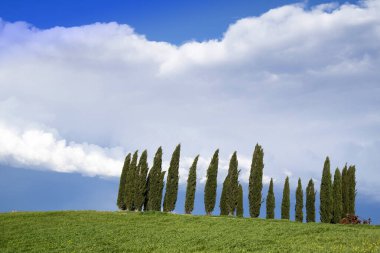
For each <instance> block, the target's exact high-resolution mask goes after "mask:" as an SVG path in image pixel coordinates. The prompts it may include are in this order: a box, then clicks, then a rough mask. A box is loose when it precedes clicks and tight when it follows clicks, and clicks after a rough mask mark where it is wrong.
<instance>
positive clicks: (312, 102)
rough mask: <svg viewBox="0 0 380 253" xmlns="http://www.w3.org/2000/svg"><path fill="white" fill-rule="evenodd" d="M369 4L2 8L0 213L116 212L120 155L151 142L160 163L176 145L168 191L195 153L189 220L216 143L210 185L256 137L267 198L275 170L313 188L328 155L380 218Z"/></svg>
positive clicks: (376, 20) (376, 38) (375, 23)
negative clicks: (178, 152)
mask: <svg viewBox="0 0 380 253" xmlns="http://www.w3.org/2000/svg"><path fill="white" fill-rule="evenodd" d="M379 10H380V4H379V1H377V0H369V1H362V2H357V1H338V2H334V3H330V2H326V1H306V2H295V1H262V2H258V1H234V2H233V3H232V2H231V1H218V2H217V4H215V3H213V2H211V1H209V2H207V1H191V2H189V1H188V2H185V1H179V2H176V3H173V2H172V1H160V2H158V1H112V2H110V1H108V2H106V1H87V0H85V1H80V3H79V2H74V1H54V3H53V2H52V1H37V2H33V3H32V2H31V1H8V0H5V1H1V2H0V91H1V92H0V136H1V137H0V173H1V174H0V175H1V177H0V178H1V180H0V190H1V194H0V202H1V203H0V211H10V210H56V209H99V210H115V209H116V206H115V203H114V202H115V198H116V196H115V194H116V192H117V187H118V176H119V175H120V169H121V164H122V161H123V157H124V156H125V154H126V153H128V152H132V151H134V150H137V149H138V150H140V153H141V152H142V150H143V149H147V150H148V153H149V157H150V159H151V158H152V155H153V154H154V152H155V150H156V149H157V147H158V146H160V145H161V146H163V149H164V164H163V168H164V169H166V168H167V167H168V161H169V159H170V155H171V152H172V150H173V149H174V147H175V146H176V145H177V144H178V143H179V142H180V143H181V144H182V159H181V168H180V187H184V185H185V181H186V177H187V172H188V171H187V170H188V168H189V166H190V164H191V162H192V159H193V158H194V157H195V155H197V154H200V160H199V173H198V176H199V178H198V181H199V182H198V185H199V187H198V194H199V196H200V197H198V198H197V199H198V200H197V203H196V207H197V208H196V213H198V214H200V213H202V212H203V208H202V206H203V203H202V198H201V196H202V187H203V184H204V180H205V171H206V168H207V166H208V163H209V161H210V158H211V155H212V153H213V151H214V150H215V149H216V148H220V150H221V151H220V158H221V161H220V169H219V176H218V180H219V183H220V184H219V186H221V182H222V180H223V179H224V177H225V175H226V171H227V167H228V160H229V157H230V155H231V154H232V153H233V151H235V150H237V151H238V159H239V168H241V170H242V174H241V177H240V181H241V182H242V183H243V185H246V184H247V182H248V181H247V180H248V174H249V166H250V158H251V155H252V151H253V148H254V145H255V144H256V143H257V142H258V143H260V144H261V145H262V146H263V147H264V152H265V157H264V162H265V170H264V183H265V187H267V185H266V184H267V183H268V182H269V179H270V178H271V177H273V178H274V180H275V186H276V187H277V194H281V186H282V185H283V181H284V179H285V177H286V176H290V181H291V185H293V186H294V187H295V185H296V183H297V180H298V177H301V179H302V181H303V182H304V185H306V182H307V181H308V180H309V179H310V178H313V179H314V180H315V184H316V185H317V186H318V185H319V179H320V177H321V170H322V167H323V162H324V159H325V157H326V156H330V158H331V161H332V167H331V169H332V170H334V169H335V168H336V167H339V168H342V167H343V166H344V164H345V163H348V164H355V165H356V166H357V181H358V213H359V215H362V216H363V217H368V216H371V217H372V218H373V219H374V220H375V222H377V223H378V220H380V217H378V214H376V212H374V210H378V209H379V208H380V198H379V196H380V184H379V183H378V182H377V180H376V178H378V176H380V174H379V169H378V164H380V157H378V155H377V154H379V152H380V134H379V133H380V131H379V130H380V114H379V113H378V112H379V111H380V101H379V99H378V98H379V97H380V90H379V88H378V83H379V81H380V73H379V72H378V69H379V67H380V43H379V42H380V34H379V31H380V29H379V27H380V15H379V14H378V13H380V11H379ZM150 164H151V162H150ZM53 186H56V187H57V189H54V191H56V192H54V191H53V190H51V189H53V188H54V187H53ZM317 188H318V187H317ZM265 189H266V188H265ZM50 190H51V191H50ZM53 193H57V194H58V196H59V198H58V199H56V198H53V196H55V194H53ZM263 194H264V196H265V195H266V190H264V192H263ZM182 195H184V194H182ZM182 195H181V194H180V196H179V207H178V209H177V210H176V211H178V212H181V211H182V210H183V207H182V204H181V201H182V202H183V196H182ZM25 196H31V197H29V198H28V199H27V201H25ZM279 200H280V195H278V198H277V201H279ZM277 206H279V202H278V203H277ZM246 209H247V208H246ZM263 211H264V210H263ZM215 213H219V210H218V207H216V211H215ZM278 216H279V215H278Z"/></svg>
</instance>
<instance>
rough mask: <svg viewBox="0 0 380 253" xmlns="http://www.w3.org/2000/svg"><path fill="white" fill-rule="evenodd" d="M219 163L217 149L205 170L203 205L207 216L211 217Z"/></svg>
mask: <svg viewBox="0 0 380 253" xmlns="http://www.w3.org/2000/svg"><path fill="white" fill-rule="evenodd" d="M218 163H219V149H217V150H216V151H215V153H214V155H213V157H212V159H211V162H210V165H209V166H208V169H207V180H206V185H205V190H204V204H205V210H206V214H207V215H211V213H212V211H213V210H214V208H215V199H216V188H217V181H216V180H217V176H218Z"/></svg>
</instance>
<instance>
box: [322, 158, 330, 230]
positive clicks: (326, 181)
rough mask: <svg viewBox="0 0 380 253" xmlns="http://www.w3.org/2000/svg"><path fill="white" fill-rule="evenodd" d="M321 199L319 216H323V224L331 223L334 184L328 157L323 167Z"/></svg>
mask: <svg viewBox="0 0 380 253" xmlns="http://www.w3.org/2000/svg"><path fill="white" fill-rule="evenodd" d="M319 197H320V207H319V209H320V210H319V214H320V216H321V222H323V223H330V222H331V221H332V211H333V198H332V183H331V173H330V159H329V157H326V160H325V163H324V166H323V174H322V180H321V191H320V196H319Z"/></svg>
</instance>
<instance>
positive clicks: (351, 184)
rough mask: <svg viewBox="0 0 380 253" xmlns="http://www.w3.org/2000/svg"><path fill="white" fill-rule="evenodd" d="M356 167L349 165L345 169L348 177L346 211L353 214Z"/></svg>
mask: <svg viewBox="0 0 380 253" xmlns="http://www.w3.org/2000/svg"><path fill="white" fill-rule="evenodd" d="M355 173H356V168H355V166H354V165H351V166H350V167H349V168H348V170H347V177H348V205H347V206H348V207H347V210H348V213H349V214H355V198H356V176H355Z"/></svg>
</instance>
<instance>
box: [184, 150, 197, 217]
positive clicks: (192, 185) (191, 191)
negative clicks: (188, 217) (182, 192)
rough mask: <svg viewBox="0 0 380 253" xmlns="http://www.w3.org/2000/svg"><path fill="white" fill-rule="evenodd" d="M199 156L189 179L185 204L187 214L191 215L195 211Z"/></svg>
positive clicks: (194, 162) (191, 168) (191, 169)
mask: <svg viewBox="0 0 380 253" xmlns="http://www.w3.org/2000/svg"><path fill="white" fill-rule="evenodd" d="M198 158H199V155H197V156H196V157H195V159H194V161H193V164H192V165H191V167H190V171H189V176H188V178H187V188H186V202H185V213H187V214H191V212H192V211H193V209H194V198H195V189H196V186H197V163H198Z"/></svg>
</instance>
